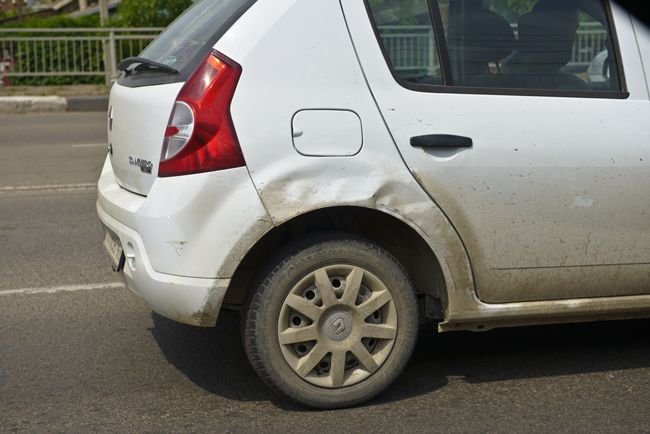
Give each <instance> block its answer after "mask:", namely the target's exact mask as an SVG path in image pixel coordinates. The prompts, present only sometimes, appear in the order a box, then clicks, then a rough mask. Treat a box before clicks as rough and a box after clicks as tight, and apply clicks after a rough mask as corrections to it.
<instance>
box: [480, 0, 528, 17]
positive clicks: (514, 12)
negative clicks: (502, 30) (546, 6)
mask: <svg viewBox="0 0 650 434" xmlns="http://www.w3.org/2000/svg"><path fill="white" fill-rule="evenodd" d="M537 1H538V0H490V1H488V4H489V6H490V9H492V10H493V11H495V12H498V13H499V14H500V15H501V16H503V17H504V18H506V19H508V20H510V21H511V22H517V18H518V17H520V16H521V15H523V14H525V13H528V12H530V10H531V9H532V8H533V6H534V5H535V3H537Z"/></svg>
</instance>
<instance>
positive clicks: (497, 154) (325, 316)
mask: <svg viewBox="0 0 650 434" xmlns="http://www.w3.org/2000/svg"><path fill="white" fill-rule="evenodd" d="M504 3H505V2H501V1H497V0H493V1H492V0H486V1H480V2H476V1H471V0H439V1H436V0H410V1H403V0H367V1H364V0H340V1H335V0H329V1H313V0H258V1H254V0H221V1H215V0H202V1H198V2H196V3H195V4H194V6H193V7H192V8H190V9H189V10H188V11H187V12H186V13H185V14H184V15H183V16H181V17H180V18H179V19H178V20H177V21H176V22H175V23H174V24H172V25H171V26H170V27H169V28H168V29H167V30H166V31H165V32H164V33H163V34H162V35H161V36H160V37H159V38H158V39H157V40H155V41H154V42H153V43H152V44H151V45H150V46H149V47H148V48H147V49H146V50H145V51H144V52H143V53H142V54H141V56H140V57H138V58H130V59H127V60H125V61H124V62H123V63H122V64H121V65H120V68H121V69H122V70H123V73H122V75H121V76H120V78H119V80H118V81H117V83H116V84H115V85H114V87H113V89H112V92H111V98H110V112H109V120H108V129H109V141H110V145H109V156H108V158H107V160H106V164H105V166H104V168H103V171H102V174H101V178H100V180H99V199H98V202H97V211H98V213H99V217H100V218H101V221H102V222H103V225H104V227H105V229H106V239H105V243H104V244H105V246H106V248H107V250H108V252H109V254H110V256H111V258H112V260H113V267H114V269H115V270H116V271H117V272H119V273H120V275H121V276H122V277H123V279H124V282H125V284H126V286H127V287H128V288H129V289H130V290H131V291H133V292H134V293H135V294H137V295H138V296H140V297H142V298H143V299H144V300H146V302H147V303H148V304H149V305H150V306H151V307H152V309H153V310H155V311H156V312H158V313H159V314H161V315H164V316H165V317H168V318H171V319H173V320H176V321H179V322H182V323H186V324H193V325H196V326H203V327H212V326H215V324H216V321H217V317H218V315H219V312H220V310H221V309H222V308H234V309H241V312H242V321H243V331H244V337H243V339H244V345H245V348H246V352H247V354H248V356H249V358H250V361H251V363H252V365H253V367H254V368H255V369H256V371H257V372H258V373H259V375H260V376H261V377H262V379H263V380H264V381H265V382H266V383H267V384H268V385H269V386H271V387H272V388H273V389H274V390H275V391H277V392H280V393H282V394H284V395H286V396H288V397H289V398H291V399H293V400H296V401H298V402H300V403H302V404H304V405H306V406H311V407H317V408H334V407H343V406H350V405H355V404H358V403H361V402H363V401H366V400H367V399H369V398H371V397H373V396H375V395H376V394H378V393H379V392H381V391H382V390H383V389H385V388H386V387H387V386H389V385H390V384H391V383H392V382H393V380H395V378H396V377H397V376H398V375H399V373H400V372H401V371H402V370H403V368H404V367H405V365H406V364H407V362H408V360H409V357H410V355H411V352H412V350H413V347H414V345H415V342H416V338H417V332H418V324H419V323H421V322H424V321H436V322H438V328H439V330H440V331H443V332H446V331H452V330H488V329H491V328H495V327H509V326H519V325H529V324H542V323H561V322H575V321H590V320H601V319H617V318H632V317H648V316H650V193H649V192H648V187H649V186H650V123H649V122H648V121H649V120H650V103H649V95H648V84H649V83H648V76H647V75H644V64H645V71H650V35H649V31H648V29H647V28H645V27H643V25H642V24H640V23H639V22H637V21H636V20H634V19H633V18H631V17H630V16H629V15H628V14H627V12H625V11H624V10H623V9H622V8H620V7H619V6H617V5H616V4H610V2H609V1H603V0H575V1H572V2H568V1H566V0H539V1H536V2H535V1H533V2H531V1H528V0H519V1H511V2H507V3H508V4H509V6H504ZM531 4H533V6H532V9H531V8H530V5H531ZM526 5H528V6H526ZM522 11H523V12H522ZM578 12H581V13H582V14H581V17H582V18H581V19H580V20H578ZM585 44H587V45H588V44H592V45H593V47H592V48H593V50H592V52H596V53H598V52H599V51H602V47H603V46H609V47H610V50H609V53H611V55H609V56H608V59H606V61H607V62H608V63H609V65H610V67H609V73H608V75H607V77H606V82H604V83H597V86H594V87H592V83H590V82H588V81H586V80H585V79H584V78H583V77H581V76H580V75H579V74H578V75H576V74H570V73H567V72H564V71H567V70H570V68H569V69H567V68H565V67H567V65H569V66H570V65H571V64H578V63H581V62H582V64H584V60H585V59H581V58H580V57H579V56H580V53H581V51H580V50H577V49H574V47H583V48H584V46H585ZM587 48H589V47H587ZM590 60H591V59H586V64H589V62H590ZM563 68H564V69H563ZM223 350H224V351H228V349H225V348H224V349H223ZM477 369H480V366H477Z"/></svg>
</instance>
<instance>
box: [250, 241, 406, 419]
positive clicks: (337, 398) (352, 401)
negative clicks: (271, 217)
mask: <svg viewBox="0 0 650 434" xmlns="http://www.w3.org/2000/svg"><path fill="white" fill-rule="evenodd" d="M333 264H337V265H333ZM338 264H347V265H350V266H352V267H357V268H360V269H363V270H364V272H365V273H366V274H363V273H362V275H364V276H367V275H371V276H373V278H374V277H376V278H377V279H379V280H380V281H381V283H383V284H384V288H385V289H388V292H389V293H390V296H391V297H392V300H391V302H390V303H391V312H393V313H392V314H391V317H392V318H393V321H394V320H395V314H396V326H395V330H394V331H393V332H394V338H390V342H389V343H390V345H391V349H390V350H387V351H384V352H383V354H384V355H382V357H383V359H382V360H383V361H382V363H381V365H379V368H375V369H376V371H374V372H371V373H369V374H366V375H368V376H367V378H364V379H363V380H361V381H360V382H358V383H355V384H350V385H347V386H340V387H336V388H334V387H333V386H332V387H322V386H319V385H315V384H312V383H311V382H309V381H308V380H307V379H305V378H303V377H301V376H300V375H299V374H298V372H297V371H296V370H294V368H292V367H291V365H290V364H289V361H288V360H289V359H287V358H286V352H285V353H283V351H286V350H283V348H285V349H286V346H285V347H282V346H281V345H280V342H279V331H278V327H279V322H278V321H279V319H280V314H281V310H282V309H283V305H284V302H285V299H287V297H288V296H289V293H290V292H291V291H292V290H294V289H293V288H294V287H295V286H296V285H298V284H299V282H302V281H304V279H305V278H306V276H307V277H309V276H310V275H311V274H312V273H316V270H319V269H321V268H322V267H333V266H338ZM364 278H365V277H364ZM258 282H260V283H259V284H258V285H257V287H256V288H253V289H254V292H253V293H252V294H251V295H250V297H249V299H248V303H247V307H246V312H245V316H244V317H243V321H244V324H243V329H244V346H245V349H246V354H247V355H248V358H249V360H250V362H251V364H252V366H253V368H254V369H255V370H256V372H257V373H258V375H259V376H260V377H261V378H262V380H263V381H264V382H265V383H266V384H267V385H268V386H269V387H270V388H271V389H272V390H274V391H275V392H277V393H279V394H281V395H284V396H285V397H287V398H289V399H291V400H293V401H295V402H297V403H299V404H301V405H304V406H308V407H312V408H319V409H332V408H341V407H349V406H354V405H358V404H360V403H362V402H364V401H367V400H369V399H371V398H373V397H374V396H376V395H377V394H379V393H380V392H382V391H383V390H384V389H385V388H386V387H388V386H389V385H390V384H391V383H392V382H393V381H394V380H395V379H396V378H397V376H398V375H399V374H400V373H401V372H402V370H403V369H404V367H405V366H406V364H407V363H408V361H409V359H410V357H411V354H412V352H413V348H414V346H415V342H416V339H417V332H418V309H417V302H416V298H415V293H414V288H413V285H412V283H411V280H410V278H409V276H408V275H407V273H406V272H405V270H404V268H403V267H402V266H401V265H400V264H399V263H398V261H397V260H396V259H395V258H394V257H393V256H392V255H391V254H390V253H388V252H387V251H386V250H384V249H382V248H380V247H379V246H377V245H375V244H373V243H371V242H369V241H367V240H363V239H360V238H356V237H354V236H352V235H346V234H339V233H325V234H319V235H316V236H310V237H308V238H306V239H303V240H300V241H298V242H295V243H293V244H291V245H289V246H288V247H287V248H285V249H283V250H282V252H280V253H279V254H278V255H277V256H276V257H275V258H274V260H272V261H271V263H270V264H269V266H268V268H267V270H266V271H265V272H263V273H262V276H260V279H259V280H258ZM350 285H352V284H350ZM363 285H365V283H363V284H359V286H361V287H362V290H361V291H367V289H365V288H364V287H363ZM345 290H347V289H345ZM382 292H385V291H382ZM371 294H375V293H371ZM342 298H343V296H340V299H342ZM355 300H358V299H356V298H355ZM337 301H338V300H337ZM354 303H357V302H353V304H354ZM358 303H361V302H358ZM325 307H327V306H325ZM325 307H324V308H323V309H325ZM353 307H354V306H353ZM359 307H361V304H359ZM285 309H286V307H285ZM325 311H326V310H325ZM363 312H364V314H363V315H365V311H363ZM323 317H325V315H323ZM328 318H331V316H330V317H328ZM358 318H361V316H358ZM366 321H367V319H366ZM325 323H327V320H325ZM318 324H320V322H318ZM355 324H358V323H355ZM361 324H363V325H357V326H350V329H352V328H354V327H357V328H358V329H359V328H363V327H364V326H365V323H361ZM393 324H395V323H393ZM325 327H326V326H325V325H323V327H322V328H319V330H321V329H323V330H324V329H325ZM327 327H332V328H333V323H327ZM327 330H330V329H327ZM329 333H331V332H329ZM327 339H329V337H328V338H325V337H323V338H322V340H327ZM349 339H350V340H352V339H353V338H352V337H349ZM317 342H320V341H317ZM346 342H347V341H346ZM366 342H367V341H366ZM337 345H338V343H337ZM346 345H347V344H346ZM357 348H358V347H357ZM345 351H347V350H343V351H342V352H343V353H344V354H345V355H344V356H343V360H344V366H345V369H346V371H345V372H347V373H350V372H351V371H349V370H348V367H347V366H348V364H347V363H348V360H347V357H349V356H350V354H352V353H349V352H345ZM368 351H369V353H372V351H375V350H374V349H369V350H368ZM388 351H389V352H388ZM385 354H388V355H387V356H385ZM330 356H331V357H334V353H330V354H328V357H330ZM353 356H354V355H353ZM339 360H340V359H339ZM359 360H361V359H359ZM351 362H352V363H353V364H354V360H352V361H351ZM359 366H362V365H360V364H358V367H359ZM315 372H316V371H312V372H311V374H309V375H311V376H313V375H316V374H315ZM368 372H370V370H369V371H368ZM332 375H334V374H332ZM349 378H351V377H350V375H349V374H348V379H349ZM332 382H334V380H332Z"/></svg>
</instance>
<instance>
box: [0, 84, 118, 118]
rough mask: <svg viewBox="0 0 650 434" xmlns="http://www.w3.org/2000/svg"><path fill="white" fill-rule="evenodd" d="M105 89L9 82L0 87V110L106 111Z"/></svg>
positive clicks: (87, 86) (32, 111)
mask: <svg viewBox="0 0 650 434" xmlns="http://www.w3.org/2000/svg"><path fill="white" fill-rule="evenodd" d="M108 93H109V88H108V87H106V86H98V85H74V86H9V87H6V88H2V89H0V114H14V113H47V112H65V111H73V112H79V111H106V110H108Z"/></svg>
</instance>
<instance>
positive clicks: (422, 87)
mask: <svg viewBox="0 0 650 434" xmlns="http://www.w3.org/2000/svg"><path fill="white" fill-rule="evenodd" d="M428 2H429V10H430V11H431V14H432V19H434V18H433V16H434V15H435V10H438V13H439V10H440V9H439V3H438V0H428ZM603 2H604V4H605V10H606V12H607V19H608V20H609V28H610V38H611V41H612V46H613V50H614V53H615V56H616V64H617V69H618V71H619V84H620V87H621V89H622V90H620V91H597V90H593V91H592V90H590V91H583V90H556V89H517V88H497V87H470V86H449V85H442V86H440V85H432V84H420V83H413V82H410V81H407V80H404V79H403V78H402V77H400V76H399V74H398V73H397V71H396V70H395V68H394V67H393V64H392V62H391V60H390V58H389V57H388V52H387V51H386V47H385V46H384V44H383V41H382V39H381V35H380V34H379V29H378V28H377V23H376V21H375V19H374V17H373V15H372V10H371V9H370V4H369V0H364V5H365V7H366V13H367V14H368V19H369V20H370V23H371V25H372V29H373V32H374V33H375V38H376V39H377V43H378V44H379V48H380V49H381V52H382V55H383V57H384V61H385V62H386V65H387V66H388V69H389V71H390V73H391V75H392V76H393V78H394V79H395V81H396V82H397V83H398V84H399V85H400V86H402V87H404V88H406V89H409V90H414V91H417V92H427V93H451V94H470V95H505V96H539V97H561V98H593V99H628V98H629V97H630V93H629V92H628V91H627V86H626V82H625V74H624V71H623V62H622V58H621V54H620V49H619V45H618V37H617V36H616V29H615V23H614V20H613V15H612V9H611V3H610V1H609V0H603ZM434 3H435V9H434ZM434 21H435V20H434ZM438 27H440V25H439V24H438V25H436V23H435V22H434V23H433V29H434V35H435V37H436V39H438V33H439V32H438V31H437V30H436V28H438ZM444 46H445V50H446V39H445V44H444ZM436 47H439V43H438V42H436ZM438 50H440V49H439V48H438ZM438 58H439V60H440V64H441V66H442V65H443V63H442V62H443V59H442V58H440V53H438ZM446 68H449V69H451V65H450V64H449V59H447V65H446V66H442V69H443V82H446V81H444V80H445V75H446V74H448V73H445V72H444V70H445V69H446Z"/></svg>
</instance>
